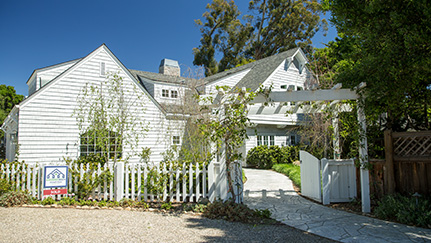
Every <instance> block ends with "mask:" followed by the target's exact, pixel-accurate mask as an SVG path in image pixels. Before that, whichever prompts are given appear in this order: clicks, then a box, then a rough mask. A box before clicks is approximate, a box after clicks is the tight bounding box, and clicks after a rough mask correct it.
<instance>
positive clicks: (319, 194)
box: [299, 151, 356, 204]
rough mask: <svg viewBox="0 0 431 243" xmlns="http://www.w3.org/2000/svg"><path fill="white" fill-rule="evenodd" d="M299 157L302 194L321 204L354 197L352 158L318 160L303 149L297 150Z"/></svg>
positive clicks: (354, 169) (354, 181) (354, 176)
mask: <svg viewBox="0 0 431 243" xmlns="http://www.w3.org/2000/svg"><path fill="white" fill-rule="evenodd" d="M299 158H300V161H301V193H302V195H304V196H306V197H309V198H312V199H314V200H316V201H319V202H322V203H323V204H329V203H331V202H349V201H351V200H352V199H353V198H354V197H356V168H355V165H354V161H353V159H349V160H327V159H322V160H321V161H320V160H319V159H317V158H316V157H314V156H313V155H311V154H309V153H307V152H305V151H300V152H299ZM322 189H323V190H322Z"/></svg>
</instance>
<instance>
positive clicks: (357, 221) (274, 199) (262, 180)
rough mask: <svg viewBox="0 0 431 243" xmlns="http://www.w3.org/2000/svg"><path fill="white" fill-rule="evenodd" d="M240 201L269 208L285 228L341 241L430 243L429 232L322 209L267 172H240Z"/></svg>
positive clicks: (326, 208)
mask: <svg viewBox="0 0 431 243" xmlns="http://www.w3.org/2000/svg"><path fill="white" fill-rule="evenodd" d="M244 171H245V175H246V177H247V182H246V183H245V185H244V202H245V204H247V205H248V206H249V207H251V208H258V209H265V208H269V209H270V210H271V212H272V217H273V218H275V219H277V220H278V221H281V222H283V223H284V224H286V225H289V226H292V227H295V228H297V229H301V230H304V231H308V232H310V233H313V234H316V235H319V236H323V237H326V238H329V239H333V240H337V241H341V242H431V229H424V228H418V227H413V226H407V225H403V224H397V223H392V222H388V221H383V220H379V219H374V218H370V217H366V216H361V215H357V214H352V213H348V212H345V211H340V210H336V209H332V208H329V207H325V206H323V205H320V204H317V203H315V202H312V201H310V200H307V199H305V198H303V197H301V196H299V195H298V194H297V193H296V192H295V191H294V189H293V185H292V181H291V180H290V179H289V178H288V177H286V176H284V175H282V174H280V173H277V172H274V171H269V170H257V169H244Z"/></svg>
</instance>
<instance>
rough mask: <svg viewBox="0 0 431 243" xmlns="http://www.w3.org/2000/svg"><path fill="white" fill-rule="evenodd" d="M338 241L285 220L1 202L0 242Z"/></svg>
mask: <svg viewBox="0 0 431 243" xmlns="http://www.w3.org/2000/svg"><path fill="white" fill-rule="evenodd" d="M48 241H50V242H232V241H241V242H333V241H331V240H328V239H325V238H321V237H319V236H316V235H312V234H308V233H306V232H303V231H300V230H297V229H294V228H291V227H289V226H286V225H259V226H253V225H247V224H242V223H232V222H227V221H223V220H210V219H207V218H204V217H201V216H195V215H187V214H182V215H172V214H161V213H153V212H139V211H124V210H121V211H120V210H82V209H72V208H63V209H56V208H20V207H14V208H0V242H48Z"/></svg>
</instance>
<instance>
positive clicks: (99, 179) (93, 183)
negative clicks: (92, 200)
mask: <svg viewBox="0 0 431 243" xmlns="http://www.w3.org/2000/svg"><path fill="white" fill-rule="evenodd" d="M65 160H66V164H67V165H68V166H69V171H70V174H71V175H72V181H76V183H77V186H78V191H77V192H76V195H77V196H78V198H79V199H88V198H89V197H90V195H91V193H92V192H93V190H94V189H96V188H97V187H98V186H103V184H104V182H106V183H108V184H109V182H111V181H112V180H113V179H114V175H113V173H111V172H110V171H109V169H105V168H104V167H103V165H104V164H105V163H106V159H104V158H103V157H102V156H101V155H93V154H90V155H88V156H86V157H81V158H79V159H78V160H74V161H72V160H71V159H65ZM99 165H100V167H101V168H100V170H101V174H100V175H97V174H96V173H93V172H95V171H97V170H98V166H99ZM81 166H82V167H83V169H84V170H85V173H84V174H83V175H82V176H81V173H80V167H81Z"/></svg>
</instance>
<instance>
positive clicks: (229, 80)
mask: <svg viewBox="0 0 431 243" xmlns="http://www.w3.org/2000/svg"><path fill="white" fill-rule="evenodd" d="M250 70H251V69H246V70H244V71H241V72H237V73H234V74H232V75H229V76H227V77H224V78H222V79H219V80H217V81H214V82H212V83H209V84H207V85H206V86H205V93H206V94H215V93H217V89H216V86H229V87H231V88H232V87H234V86H235V85H236V84H237V83H238V82H239V81H240V80H241V79H242V78H243V77H244V76H245V75H246V74H247V73H248V72H249V71H250Z"/></svg>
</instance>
